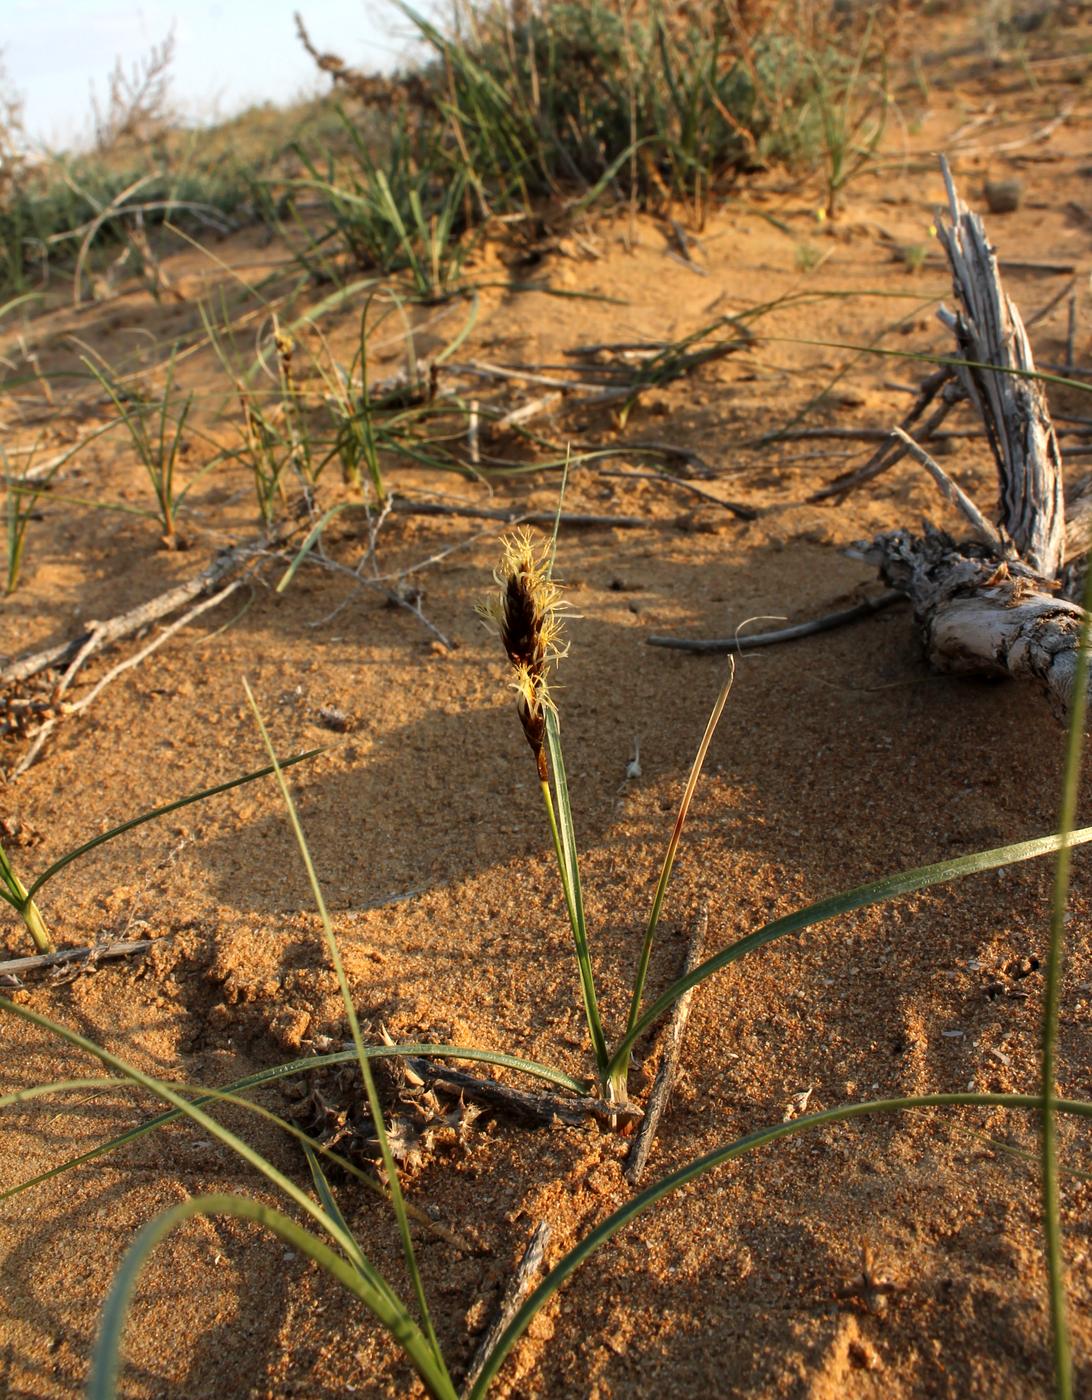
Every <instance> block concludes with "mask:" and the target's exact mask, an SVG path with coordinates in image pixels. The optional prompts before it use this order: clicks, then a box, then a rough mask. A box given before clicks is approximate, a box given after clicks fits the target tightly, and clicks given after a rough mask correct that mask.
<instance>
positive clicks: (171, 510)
mask: <svg viewBox="0 0 1092 1400" xmlns="http://www.w3.org/2000/svg"><path fill="white" fill-rule="evenodd" d="M83 362H84V364H85V365H86V366H87V368H88V369H89V370H90V371H91V373H92V374H93V375H94V376H95V378H96V379H97V380H98V381H99V383H100V384H101V385H102V387H103V388H104V389H105V390H106V392H107V394H108V395H109V396H110V399H111V401H112V402H113V405H114V407H115V408H116V409H117V411H118V416H119V419H120V421H121V422H122V423H124V424H125V427H126V429H127V430H128V432H129V437H130V439H131V440H132V444H133V447H134V449H135V451H136V454H137V457H138V458H139V460H140V464H141V466H142V467H143V468H144V470H145V472H146V473H147V476H148V480H149V482H150V483H151V487H152V492H153V494H154V496H155V508H156V517H157V519H158V521H159V526H160V530H161V532H162V540H163V544H164V545H165V546H166V547H167V548H168V549H174V548H176V547H177V545H178V532H177V516H178V510H179V507H180V506H181V504H182V501H183V500H184V498H185V496H186V494H187V492H188V491H189V486H185V487H180V486H179V485H178V483H177V482H176V480H175V474H176V470H177V466H178V458H179V455H180V452H181V449H182V443H183V433H184V432H185V428H186V419H187V418H188V417H189V413H190V409H191V408H192V406H193V394H192V393H190V394H188V395H185V396H184V397H183V398H182V400H181V404H180V405H176V403H175V397H176V396H175V393H174V387H175V386H174V364H175V356H174V352H173V351H172V353H171V357H170V359H169V360H168V362H167V370H166V380H165V383H164V386H163V392H162V394H161V396H160V397H159V398H158V399H155V398H150V397H149V398H145V397H144V396H143V395H141V394H139V393H134V392H133V391H132V390H130V389H127V388H126V387H125V386H124V385H123V384H122V383H121V382H120V381H119V380H118V379H117V378H116V376H115V375H114V373H113V371H112V370H111V369H110V367H109V366H108V365H106V364H105V363H104V364H103V365H101V366H100V365H97V364H95V363H94V361H92V360H90V359H88V358H87V357H86V356H85V357H84V361H83ZM192 484H193V483H192V482H191V483H190V485H192Z"/></svg>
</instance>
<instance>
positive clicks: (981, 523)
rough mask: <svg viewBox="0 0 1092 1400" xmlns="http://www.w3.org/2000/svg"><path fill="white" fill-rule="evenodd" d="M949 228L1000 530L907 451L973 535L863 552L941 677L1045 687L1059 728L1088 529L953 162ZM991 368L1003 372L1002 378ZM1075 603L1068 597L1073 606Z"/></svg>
mask: <svg viewBox="0 0 1092 1400" xmlns="http://www.w3.org/2000/svg"><path fill="white" fill-rule="evenodd" d="M942 164H943V172H944V180H945V184H946V186H947V189H948V208H949V216H950V222H946V221H945V220H944V218H943V217H942V216H938V219H937V224H938V228H939V235H940V239H941V242H942V243H943V245H944V249H945V251H946V252H947V254H948V261H949V264H950V266H951V270H952V279H953V284H954V288H955V294H956V298H957V302H958V309H957V310H956V311H950V310H948V309H947V308H946V307H942V308H941V310H940V312H939V315H940V318H941V320H942V321H943V323H944V324H945V325H946V326H948V327H949V328H950V329H951V331H952V332H953V334H954V335H955V338H956V343H957V345H958V349H959V355H960V361H961V362H960V363H959V364H957V365H956V366H955V367H954V368H955V373H956V375H957V377H958V383H959V387H960V389H961V390H962V392H963V393H964V394H965V395H966V396H967V398H968V399H969V400H970V401H971V403H972V404H973V405H974V406H975V408H976V409H977V410H978V413H979V416H980V417H981V420H982V423H983V426H984V428H985V432H986V436H987V439H988V441H989V443H990V447H991V450H992V452H993V456H994V460H995V462H996V464H997V473H998V481H999V499H998V506H997V523H996V527H995V526H994V525H993V524H992V523H991V522H989V521H988V520H986V519H985V518H984V517H983V515H982V514H981V512H979V511H978V508H977V506H975V505H974V503H973V502H972V501H971V500H970V499H969V498H968V497H967V496H966V495H965V493H963V492H962V491H960V490H959V489H958V488H957V487H956V486H955V484H954V483H953V482H951V481H949V480H948V478H947V476H946V474H945V473H944V472H943V471H942V470H941V469H940V468H939V467H938V466H937V465H936V463H934V462H933V461H932V460H931V459H930V458H929V457H928V455H927V454H926V453H924V452H923V451H922V450H921V448H920V447H918V446H917V445H916V444H914V443H913V442H912V441H911V440H909V439H906V440H904V442H903V447H904V449H906V450H909V451H911V453H912V455H913V456H915V458H916V459H917V460H918V461H920V462H922V463H923V465H925V466H926V467H927V469H928V470H929V471H930V472H931V473H932V475H933V476H934V479H936V480H937V482H938V484H939V485H940V487H941V489H942V491H943V492H944V494H945V496H946V497H947V498H948V499H950V500H953V501H954V502H955V503H956V504H957V506H958V507H959V509H960V510H961V511H962V513H963V514H964V516H965V517H966V518H967V519H968V520H969V521H970V522H971V523H972V526H973V528H974V530H975V535H976V539H974V540H972V541H970V542H963V543H957V542H956V541H955V540H954V539H953V538H952V537H951V536H950V535H947V534H945V533H943V532H942V531H939V530H934V529H932V528H931V527H928V526H927V527H926V533H925V534H924V536H914V535H912V534H911V533H910V532H909V531H907V530H895V531H891V532H889V533H886V534H883V535H879V536H877V537H876V538H875V539H874V540H873V541H871V543H862V544H860V545H858V546H857V547H856V550H855V553H857V554H858V556H859V557H862V558H866V559H869V560H870V561H872V562H874V563H875V564H876V565H877V566H878V568H879V570H880V573H881V575H882V576H883V579H884V581H885V582H886V583H887V584H888V585H889V586H890V587H892V588H895V589H898V590H899V591H901V592H903V593H905V594H906V596H907V597H908V598H909V599H910V601H911V602H912V603H913V606H914V615H915V619H916V621H917V623H918V626H919V627H920V629H921V633H922V636H923V639H924V642H925V651H926V655H927V656H928V659H929V661H930V662H931V663H932V664H933V665H934V666H936V667H937V668H938V669H939V670H942V671H951V672H956V673H963V674H976V675H986V676H1012V677H1017V678H1020V679H1027V680H1034V681H1035V682H1037V683H1038V684H1039V685H1040V686H1041V687H1042V688H1043V689H1044V690H1045V691H1046V693H1047V695H1048V697H1049V699H1050V702H1051V705H1052V707H1053V709H1054V711H1055V713H1056V714H1058V716H1059V717H1060V718H1064V717H1065V715H1066V713H1067V711H1068V707H1069V698H1070V694H1071V691H1072V686H1073V674H1074V669H1075V665H1076V658H1077V650H1078V647H1079V643H1080V630H1081V624H1082V622H1083V620H1084V610H1083V608H1081V607H1080V606H1078V605H1077V604H1076V603H1074V602H1072V601H1070V597H1071V596H1072V590H1073V586H1074V584H1075V581H1076V577H1077V570H1075V569H1074V568H1073V566H1072V562H1071V565H1070V568H1069V569H1066V553H1067V548H1068V549H1069V551H1070V552H1072V551H1073V549H1074V548H1079V547H1080V546H1081V545H1082V544H1083V543H1085V539H1086V535H1087V523H1088V521H1089V518H1090V514H1092V513H1090V511H1089V509H1088V508H1085V507H1084V506H1083V503H1082V505H1081V508H1079V509H1078V510H1077V512H1076V515H1075V523H1076V521H1078V520H1079V521H1080V522H1081V525H1082V527H1083V528H1080V529H1077V530H1071V531H1070V532H1068V534H1067V530H1066V509H1065V502H1064V497H1063V480H1062V459H1061V453H1060V451H1059V448H1058V439H1057V436H1056V434H1055V431H1054V427H1053V425H1052V423H1051V418H1050V411H1049V409H1048V407H1047V403H1046V397H1045V395H1044V393H1043V390H1042V386H1041V383H1040V381H1039V380H1037V379H1035V378H1033V377H1031V376H1032V375H1033V374H1034V369H1035V365H1034V361H1033V358H1032V354H1031V348H1030V346H1029V344H1028V338H1027V333H1026V331H1025V329H1024V324H1023V322H1022V320H1021V318H1020V313H1019V311H1018V310H1017V308H1016V306H1015V305H1014V304H1013V302H1012V300H1011V298H1010V297H1008V296H1007V294H1006V293H1005V291H1004V288H1003V287H1002V285H1001V278H1000V274H999V272H998V266H997V258H996V256H995V254H994V250H993V249H992V248H991V247H990V244H989V242H988V240H987V238H986V232H985V229H984V228H983V225H982V221H981V219H979V218H978V216H977V215H976V214H973V213H972V212H971V211H970V210H969V209H968V208H967V207H966V205H965V204H964V203H963V202H962V200H960V198H959V197H958V195H957V194H956V191H955V187H954V185H953V183H952V178H951V175H950V173H949V170H948V166H947V163H946V162H943V163H942ZM992 366H997V368H996V369H994V368H992ZM1067 594H1068V595H1070V596H1066V595H1067Z"/></svg>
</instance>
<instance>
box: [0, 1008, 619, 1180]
mask: <svg viewBox="0 0 1092 1400" xmlns="http://www.w3.org/2000/svg"><path fill="white" fill-rule="evenodd" d="M0 1007H2V1003H0ZM365 1051H366V1053H367V1056H368V1058H369V1059H370V1060H379V1059H384V1058H387V1057H391V1056H410V1055H414V1056H421V1057H422V1058H430V1059H453V1060H470V1061H478V1062H480V1063H485V1064H491V1065H497V1066H498V1067H500V1068H502V1069H511V1070H517V1071H519V1072H520V1073H521V1074H528V1075H531V1076H532V1077H533V1078H536V1079H540V1080H542V1081H543V1082H544V1083H547V1084H556V1085H557V1086H558V1087H559V1088H562V1089H568V1090H570V1091H571V1092H572V1093H575V1094H581V1095H583V1094H587V1093H590V1092H591V1090H592V1087H593V1086H592V1085H591V1084H590V1083H589V1082H588V1081H587V1080H579V1079H573V1078H571V1077H570V1076H569V1075H567V1074H564V1073H562V1071H561V1070H555V1069H551V1068H550V1067H549V1066H548V1065H539V1064H536V1063H535V1062H534V1061H533V1060H521V1059H519V1058H518V1057H517V1056H515V1055H504V1054H501V1053H500V1052H497V1051H492V1050H477V1049H474V1048H473V1047H470V1046H459V1045H432V1044H421V1045H368V1046H365ZM356 1058H357V1055H356V1050H355V1049H352V1050H335V1051H333V1052H332V1053H330V1054H328V1055H309V1056H307V1057H306V1058H305V1059H301V1060H290V1061H289V1062H288V1063H287V1064H283V1065H274V1066H272V1067H271V1068H269V1069H263V1070H258V1071H257V1073H255V1074H248V1075H246V1076H245V1077H244V1078H242V1079H237V1080H235V1081H234V1082H233V1083H231V1084H226V1085H224V1087H223V1088H222V1089H219V1090H210V1091H208V1093H207V1094H202V1095H199V1096H198V1097H197V1098H196V1099H194V1100H193V1102H194V1103H195V1104H196V1105H197V1106H198V1107H201V1106H203V1105H204V1104H208V1103H213V1102H215V1101H216V1099H217V1098H219V1097H222V1096H225V1095H228V1094H236V1095H238V1094H244V1093H246V1092H248V1091H249V1090H251V1089H259V1088H261V1087H262V1086H263V1085H266V1084H274V1083H276V1082H278V1081H279V1080H282V1079H290V1078H292V1077H293V1076H294V1075H298V1074H307V1073H309V1072H310V1071H311V1070H316V1069H322V1068H324V1067H325V1066H327V1065H343V1064H347V1063H348V1062H349V1061H351V1060H355V1059H356ZM117 1082H118V1083H119V1084H123V1083H125V1082H126V1081H124V1080H118V1081H117ZM20 1092H22V1093H26V1092H28V1091H26V1090H21V1091H20ZM182 1116H183V1114H182V1111H181V1109H177V1108H172V1109H168V1110H167V1112H165V1113H159V1114H156V1115H155V1116H154V1117H153V1118H148V1119H145V1121H144V1122H142V1123H137V1124H135V1125H134V1126H133V1127H132V1128H129V1129H127V1130H126V1131H125V1132H124V1133H119V1134H118V1136H117V1137H113V1138H110V1139H109V1141H107V1142H103V1143H99V1144H98V1145H97V1146H96V1147H92V1148H90V1149H89V1150H88V1151H87V1152H82V1153H80V1154H79V1155H78V1156H76V1157H71V1158H69V1159H68V1161H66V1162H61V1163H58V1165H57V1166H55V1167H50V1168H49V1169H48V1170H47V1171H44V1172H39V1174H38V1175H37V1176H33V1177H29V1178H28V1179H27V1180H26V1181H22V1182H20V1183H18V1184H17V1185H15V1186H9V1187H7V1188H6V1189H5V1190H3V1191H0V1201H6V1200H7V1199H8V1198H9V1197H10V1196H16V1195H18V1194H19V1193H20V1192H21V1191H28V1190H30V1188H31V1187H32V1186H40V1185H41V1184H42V1183H43V1182H45V1181H49V1180H51V1179H52V1178H53V1177H55V1176H60V1175H62V1174H63V1173H64V1172H67V1171H71V1170H72V1169H73V1168H74V1167H81V1166H84V1165H86V1163H88V1162H93V1161H95V1159H96V1158H98V1157H103V1156H105V1155H106V1154H107V1153H109V1152H113V1151H115V1150H116V1149H117V1148H119V1147H125V1146H127V1145H128V1144H129V1143H131V1142H135V1141H136V1140H137V1139H138V1138H142V1137H143V1136H144V1135H145V1134H146V1133H153V1132H156V1131H157V1130H158V1129H160V1128H164V1127H166V1126H167V1124H168V1123H175V1122H177V1121H178V1119H179V1118H181V1117H182Z"/></svg>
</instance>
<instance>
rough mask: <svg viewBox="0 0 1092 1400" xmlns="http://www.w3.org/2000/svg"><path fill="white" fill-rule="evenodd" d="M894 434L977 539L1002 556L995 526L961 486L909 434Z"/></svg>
mask: <svg viewBox="0 0 1092 1400" xmlns="http://www.w3.org/2000/svg"><path fill="white" fill-rule="evenodd" d="M894 433H895V436H896V437H897V438H898V439H899V441H900V442H901V443H902V445H903V447H904V448H905V449H906V451H907V452H908V453H909V454H910V456H911V457H913V459H914V461H915V462H917V463H918V465H919V466H922V467H924V468H925V470H926V471H927V472H928V473H929V475H930V476H931V477H932V478H933V480H934V481H935V482H936V484H937V485H938V486H939V487H940V494H941V495H942V496H943V497H944V499H945V500H946V501H949V502H950V503H951V504H952V505H954V506H955V507H956V509H957V510H959V511H961V512H962V513H963V514H964V515H965V516H966V517H967V519H968V520H969V521H970V523H971V524H972V525H973V526H974V528H975V530H977V531H978V534H979V537H980V538H981V539H982V540H983V541H984V542H985V543H986V544H988V545H990V546H991V547H992V548H993V549H995V550H996V551H997V553H998V554H999V555H1002V556H1003V555H1004V553H1005V542H1004V540H1003V539H1002V538H1001V535H1000V533H999V531H998V529H997V527H996V525H993V524H991V523H990V521H988V520H987V519H986V517H985V516H984V515H983V514H982V512H981V511H980V510H979V509H978V507H977V506H976V505H975V503H974V501H972V500H971V498H970V496H968V495H967V493H966V491H964V489H963V488H962V486H960V485H959V483H958V482H956V481H953V480H952V478H951V477H950V476H949V475H948V473H947V472H946V471H945V470H944V468H943V467H941V466H938V464H937V463H936V462H934V461H933V459H932V457H930V456H929V454H928V452H926V451H925V449H924V448H923V447H919V446H918V444H917V443H916V442H915V441H914V439H913V438H912V437H911V436H910V434H909V433H904V432H903V430H902V429H901V428H895V429H894Z"/></svg>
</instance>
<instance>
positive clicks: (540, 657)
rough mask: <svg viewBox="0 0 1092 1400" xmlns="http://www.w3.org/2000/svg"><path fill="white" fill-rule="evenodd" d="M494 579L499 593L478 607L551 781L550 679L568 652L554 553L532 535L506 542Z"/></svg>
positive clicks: (540, 763)
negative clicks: (503, 657)
mask: <svg viewBox="0 0 1092 1400" xmlns="http://www.w3.org/2000/svg"><path fill="white" fill-rule="evenodd" d="M493 577H494V578H495V579H496V581H497V584H498V586H499V592H498V593H497V594H495V595H494V597H492V598H490V599H489V601H488V602H487V603H485V604H483V605H482V606H481V607H479V609H478V611H479V613H480V614H481V615H482V617H483V618H485V620H486V622H487V623H489V625H490V626H491V627H492V628H493V629H494V630H495V631H496V632H497V633H498V635H499V636H500V639H501V645H502V646H503V647H504V650H505V652H506V654H507V656H508V659H509V661H511V663H512V665H513V667H514V668H515V672H516V679H515V681H514V682H513V686H514V688H515V690H516V692H517V696H518V699H517V710H518V713H519V717H520V722H521V724H522V725H523V732H524V734H525V735H526V736H527V742H528V743H529V744H530V746H531V751H532V752H533V753H534V755H535V761H536V763H537V765H538V773H539V777H540V778H541V779H542V781H543V782H545V781H546V777H547V768H546V751H545V747H544V745H545V741H546V714H547V711H548V710H551V709H553V701H552V700H551V698H550V691H549V686H548V684H547V677H548V673H549V670H550V667H551V666H553V665H554V664H555V663H556V662H557V661H558V660H559V659H560V658H561V657H562V656H563V655H564V653H565V647H564V646H563V645H562V644H561V621H560V617H559V611H560V609H561V608H562V607H563V606H564V604H563V603H562V600H561V593H560V591H559V589H558V587H557V585H556V584H555V583H554V581H553V579H552V578H551V577H550V569H549V549H548V546H546V545H538V546H536V543H535V539H534V536H533V535H531V533H530V532H529V531H528V530H519V531H517V533H516V534H514V535H509V536H508V537H507V538H506V539H505V541H504V557H503V559H502V560H501V566H500V568H499V569H497V570H496V572H495V573H494V575H493Z"/></svg>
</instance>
